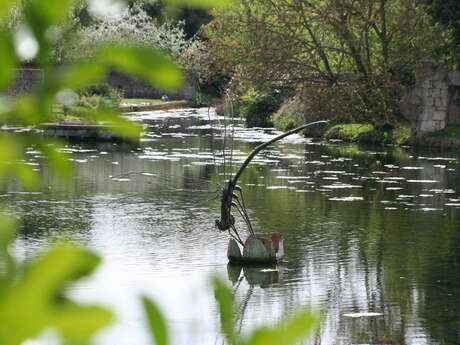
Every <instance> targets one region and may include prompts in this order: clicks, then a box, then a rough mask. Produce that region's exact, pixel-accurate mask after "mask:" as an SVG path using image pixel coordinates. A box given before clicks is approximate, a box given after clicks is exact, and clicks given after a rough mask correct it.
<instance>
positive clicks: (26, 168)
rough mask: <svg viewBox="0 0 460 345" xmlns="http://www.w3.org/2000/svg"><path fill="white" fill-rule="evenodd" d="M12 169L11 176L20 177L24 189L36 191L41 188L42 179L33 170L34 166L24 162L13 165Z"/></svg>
mask: <svg viewBox="0 0 460 345" xmlns="http://www.w3.org/2000/svg"><path fill="white" fill-rule="evenodd" d="M12 167H13V171H11V174H12V175H13V176H14V175H15V176H17V177H18V179H19V181H21V184H22V186H23V187H24V189H26V190H35V189H37V188H38V187H39V185H40V178H39V176H38V174H37V173H36V172H35V171H34V170H33V168H32V166H30V165H27V164H26V163H23V162H18V163H16V164H13V165H12Z"/></svg>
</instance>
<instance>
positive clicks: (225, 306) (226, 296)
mask: <svg viewBox="0 0 460 345" xmlns="http://www.w3.org/2000/svg"><path fill="white" fill-rule="evenodd" d="M212 285H213V287H214V294H215V297H216V300H217V303H218V305H219V315H220V324H221V326H222V330H223V332H224V335H225V337H226V339H227V341H228V342H229V343H230V344H237V336H236V333H235V315H234V313H235V311H234V298H233V293H232V291H231V290H230V289H229V288H228V287H227V286H226V285H225V284H224V283H223V282H222V281H221V280H220V279H219V278H217V277H214V278H213V279H212Z"/></svg>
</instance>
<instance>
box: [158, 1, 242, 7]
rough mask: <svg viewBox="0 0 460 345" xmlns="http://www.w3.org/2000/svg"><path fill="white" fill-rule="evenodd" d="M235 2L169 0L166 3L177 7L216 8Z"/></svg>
mask: <svg viewBox="0 0 460 345" xmlns="http://www.w3.org/2000/svg"><path fill="white" fill-rule="evenodd" d="M234 1H235V0H167V1H166V2H167V3H169V4H171V5H175V6H178V5H180V6H188V7H201V8H215V7H218V6H225V5H229V4H231V3H233V2H234Z"/></svg>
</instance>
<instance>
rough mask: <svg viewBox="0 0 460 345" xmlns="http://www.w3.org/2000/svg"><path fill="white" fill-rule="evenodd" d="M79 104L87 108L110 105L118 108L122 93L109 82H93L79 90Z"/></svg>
mask: <svg viewBox="0 0 460 345" xmlns="http://www.w3.org/2000/svg"><path fill="white" fill-rule="evenodd" d="M77 94H78V102H77V103H76V105H77V106H82V107H87V108H99V107H109V108H117V107H118V105H119V104H120V102H121V99H122V94H121V93H120V92H119V91H118V90H115V89H113V88H111V87H110V86H109V85H108V84H104V83H101V84H92V85H89V86H87V87H84V88H81V89H78V90H77Z"/></svg>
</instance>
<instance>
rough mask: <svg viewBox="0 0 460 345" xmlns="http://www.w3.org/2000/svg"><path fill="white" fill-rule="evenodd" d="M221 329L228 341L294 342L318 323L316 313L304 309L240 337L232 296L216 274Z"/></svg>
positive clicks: (240, 344) (250, 344)
mask: <svg viewBox="0 0 460 345" xmlns="http://www.w3.org/2000/svg"><path fill="white" fill-rule="evenodd" d="M212 284H213V287H214V294H215V297H216V300H217V303H218V306H219V314H220V321H221V327H222V331H223V333H224V335H225V338H226V340H227V342H228V343H229V344H231V345H294V344H297V343H299V342H300V341H301V340H303V339H305V338H306V337H307V336H309V335H312V333H313V332H314V331H315V330H316V328H317V327H318V325H319V321H320V317H319V314H318V313H315V312H312V311H308V310H303V311H300V312H297V313H296V314H294V315H292V316H289V317H285V318H283V319H282V320H281V321H280V322H279V323H277V324H276V325H274V326H271V327H269V326H262V327H258V328H256V329H255V330H253V331H252V332H251V333H250V334H249V335H248V336H246V337H243V336H241V335H240V334H238V332H237V331H236V325H235V309H234V305H235V303H234V296H233V293H232V292H231V290H230V289H229V288H228V287H227V286H226V285H225V284H224V283H223V282H222V281H221V280H219V279H218V278H213V280H212Z"/></svg>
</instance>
